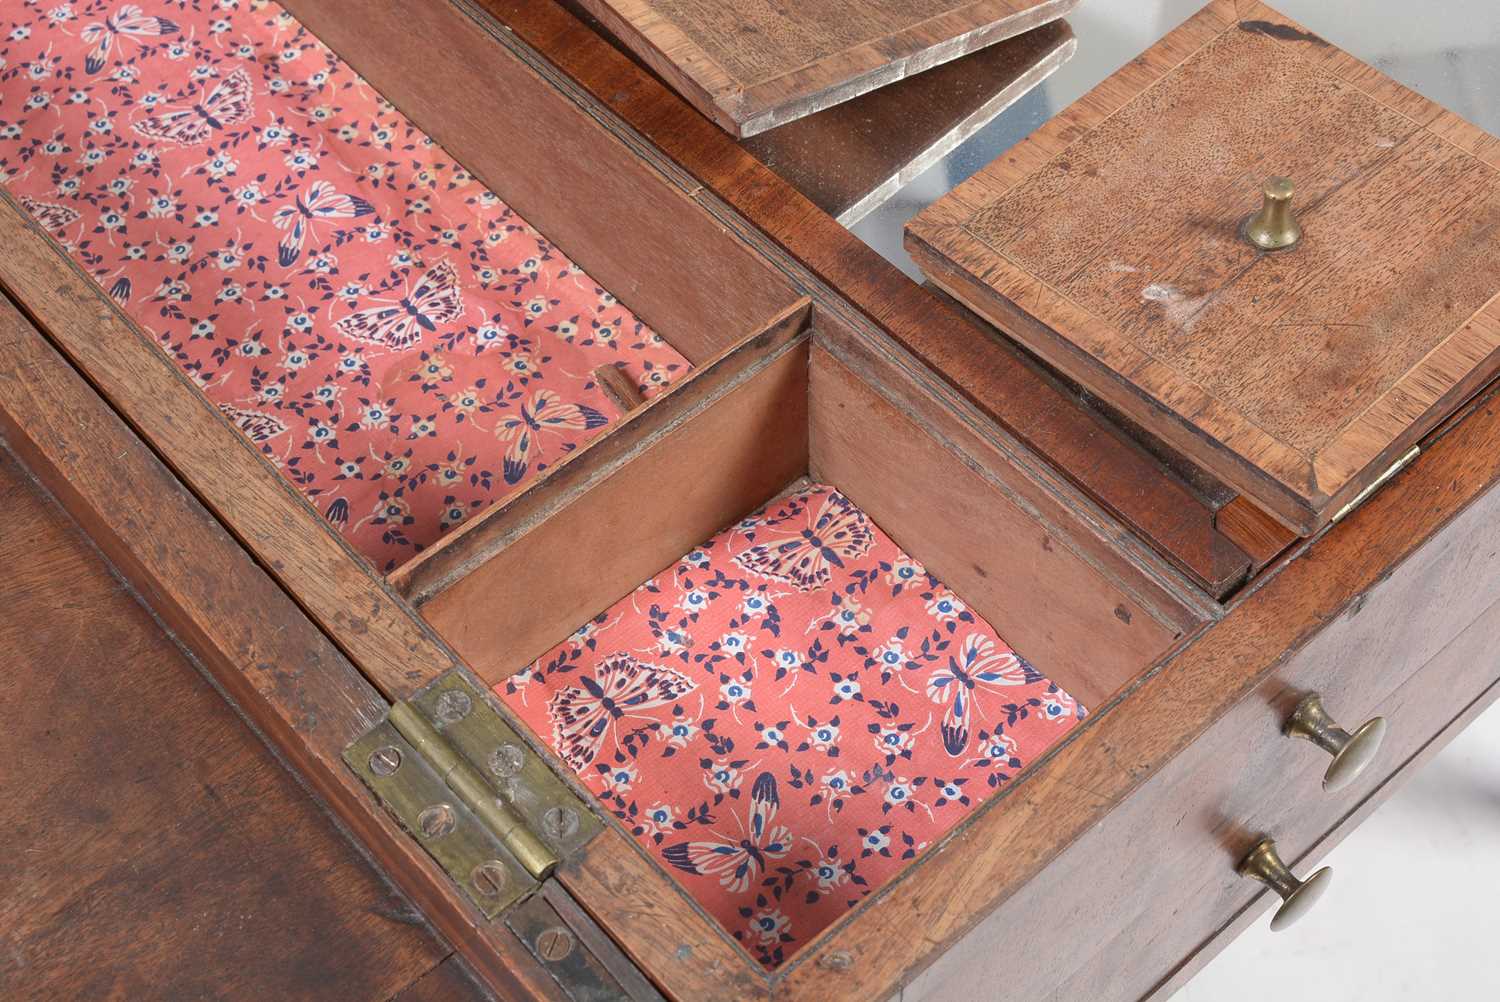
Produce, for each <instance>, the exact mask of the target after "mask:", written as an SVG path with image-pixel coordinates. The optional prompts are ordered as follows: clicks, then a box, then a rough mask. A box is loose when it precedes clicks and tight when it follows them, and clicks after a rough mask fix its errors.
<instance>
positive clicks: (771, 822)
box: [662, 772, 792, 894]
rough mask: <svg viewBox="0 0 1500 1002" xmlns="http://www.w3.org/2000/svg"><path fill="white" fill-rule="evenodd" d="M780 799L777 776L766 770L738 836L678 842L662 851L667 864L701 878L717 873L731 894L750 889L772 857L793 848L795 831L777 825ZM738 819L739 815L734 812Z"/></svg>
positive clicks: (758, 778)
mask: <svg viewBox="0 0 1500 1002" xmlns="http://www.w3.org/2000/svg"><path fill="white" fill-rule="evenodd" d="M780 808H781V798H780V796H778V795H777V792H776V777H775V776H773V775H771V774H770V773H769V772H763V773H761V774H760V775H759V776H756V777H755V784H754V785H753V786H752V787H751V788H750V823H749V824H748V825H746V824H745V823H744V822H740V827H741V829H742V833H741V836H740V837H739V838H738V839H735V838H725V837H724V836H722V835H719V833H718V832H714V834H715V835H719V840H718V841H713V842H706V841H704V842H678V843H677V844H675V845H669V846H667V847H666V849H664V850H662V856H663V857H665V858H666V861H667V862H668V863H671V864H672V865H673V866H675V867H677V869H679V870H685V871H686V872H688V873H695V874H697V875H699V876H702V877H712V876H717V877H718V878H719V883H720V884H721V885H723V886H724V887H725V888H727V889H728V890H729V892H730V893H731V894H739V893H741V892H743V891H745V890H747V889H749V887H750V884H751V883H752V882H753V881H754V880H755V878H756V877H757V876H759V875H760V874H761V873H762V872H763V871H764V870H765V869H766V867H767V865H768V863H769V861H770V860H773V859H780V858H781V857H782V856H785V855H786V854H787V852H788V851H790V850H791V847H792V832H791V829H789V828H787V827H786V826H785V825H778V824H776V812H777V811H778V810H780ZM735 820H736V821H738V820H739V815H738V814H736V815H735Z"/></svg>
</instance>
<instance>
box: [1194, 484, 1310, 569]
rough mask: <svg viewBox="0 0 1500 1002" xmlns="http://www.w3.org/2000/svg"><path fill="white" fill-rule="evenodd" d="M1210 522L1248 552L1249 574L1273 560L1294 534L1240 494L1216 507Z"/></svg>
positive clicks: (1291, 541)
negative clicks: (1216, 510) (1218, 507)
mask: <svg viewBox="0 0 1500 1002" xmlns="http://www.w3.org/2000/svg"><path fill="white" fill-rule="evenodd" d="M1214 525H1215V526H1216V527H1217V528H1218V530H1219V531H1220V532H1222V533H1223V534H1224V535H1225V536H1226V537H1228V538H1229V539H1230V541H1232V542H1233V543H1234V545H1236V546H1238V547H1239V548H1240V549H1241V550H1243V551H1244V552H1245V553H1246V554H1248V555H1249V557H1250V572H1251V573H1252V574H1253V573H1256V572H1258V571H1260V569H1261V568H1263V567H1265V566H1266V565H1267V564H1269V563H1270V562H1271V561H1272V560H1275V559H1276V558H1277V557H1278V556H1280V555H1281V554H1282V553H1283V552H1285V551H1286V549H1287V548H1288V547H1289V546H1291V545H1292V544H1293V543H1295V542H1296V541H1297V538H1298V537H1297V536H1296V535H1295V534H1293V533H1292V532H1291V531H1290V530H1288V529H1287V527H1286V526H1284V525H1282V524H1281V523H1280V522H1278V521H1276V520H1275V519H1274V518H1272V517H1271V516H1269V515H1267V514H1266V513H1265V512H1263V511H1261V510H1260V509H1259V508H1258V507H1256V505H1255V502H1253V501H1251V500H1250V499H1249V498H1246V497H1244V496H1243V495H1241V496H1240V497H1237V498H1235V499H1234V500H1233V501H1230V502H1229V503H1228V504H1226V505H1225V506H1224V507H1222V508H1220V509H1219V510H1218V512H1217V513H1216V514H1215V515H1214Z"/></svg>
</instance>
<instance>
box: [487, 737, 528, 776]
mask: <svg viewBox="0 0 1500 1002" xmlns="http://www.w3.org/2000/svg"><path fill="white" fill-rule="evenodd" d="M525 764H526V753H525V752H523V751H522V750H521V746H520V745H513V744H508V743H507V744H503V745H501V746H500V747H499V748H496V749H495V750H494V751H492V752H490V772H493V773H494V774H495V775H496V776H499V777H500V778H501V779H504V778H505V777H506V776H514V775H515V774H516V773H518V772H520V771H521V766H523V765H525Z"/></svg>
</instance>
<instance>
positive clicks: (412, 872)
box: [0, 243, 559, 999]
mask: <svg viewBox="0 0 1500 1002" xmlns="http://www.w3.org/2000/svg"><path fill="white" fill-rule="evenodd" d="M15 249H16V245H15V243H12V244H11V245H10V251H12V252H14V251H15ZM8 260H9V257H6V258H0V261H8ZM61 294H62V295H63V296H67V295H68V294H69V291H68V289H67V287H66V284H65V283H64V285H63V287H62V289H61ZM95 316H96V317H97V318H98V327H97V328H96V330H99V331H103V330H104V329H105V326H106V324H105V320H106V319H107V318H108V316H109V314H95ZM199 399H201V397H200V398H199ZM180 417H181V415H179V418H180ZM225 430H226V431H228V432H230V434H231V435H232V436H233V437H232V438H231V439H230V440H229V442H230V448H231V449H232V448H235V447H239V446H236V445H235V443H240V444H243V443H244V440H243V438H241V437H240V436H239V435H238V433H237V432H234V431H233V430H232V429H229V428H228V427H227V426H225ZM0 437H3V438H4V440H5V444H6V445H7V446H8V447H9V448H10V449H12V450H14V452H15V453H16V454H18V455H19V456H20V458H21V460H22V461H23V462H24V463H25V464H26V466H27V467H28V468H29V469H30V470H31V472H32V473H33V474H34V475H35V476H37V477H38V478H39V479H40V480H41V481H42V482H43V483H44V484H45V485H46V487H47V488H48V490H50V491H51V492H52V493H53V495H54V496H55V497H56V498H57V499H58V501H59V502H60V503H61V504H62V506H63V507H64V508H66V509H67V510H68V512H69V514H71V515H72V516H73V518H74V519H75V520H77V521H78V522H79V523H80V524H81V525H82V526H83V527H84V529H85V531H86V532H87V533H88V535H89V536H90V538H91V539H92V540H93V541H94V542H95V543H96V544H97V545H98V546H99V547H100V549H102V550H103V551H104V553H105V555H106V556H107V557H108V558H109V560H110V561H111V563H112V564H113V565H114V568H115V569H116V570H117V571H118V572H119V573H120V574H122V575H123V576H124V577H125V578H126V579H127V580H128V581H130V583H131V584H132V585H134V586H135V588H136V589H137V590H138V591H139V592H140V593H141V594H142V596H143V598H144V599H145V601H146V603H147V604H148V605H150V607H151V608H152V610H153V611H154V612H155V613H156V614H157V615H158V616H160V617H161V619H162V620H163V621H164V622H165V624H166V625H167V627H168V628H169V629H170V630H171V631H172V632H173V634H174V635H175V636H176V637H177V638H178V639H180V640H181V641H182V642H183V643H184V644H185V645H186V646H187V647H189V648H190V649H191V650H192V651H193V652H194V654H195V655H196V656H197V657H198V658H199V659H200V662H201V664H202V665H203V667H205V668H206V669H207V670H208V671H209V673H210V674H211V675H212V676H213V678H214V681H215V682H216V683H217V684H218V685H219V686H221V687H222V689H223V690H224V692H225V693H227V694H228V696H229V697H230V698H232V699H233V700H234V701H235V702H236V703H237V704H238V705H239V707H240V708H241V710H242V711H243V712H244V713H245V714H246V715H247V716H248V717H250V719H252V720H253V721H254V722H255V725H256V727H257V728H258V729H259V731H260V732H261V734H262V735H263V736H264V737H265V738H266V739H267V740H268V741H270V742H272V743H274V745H275V746H276V748H277V749H278V750H279V751H280V752H281V754H282V755H283V756H284V757H285V759H286V761H287V762H288V763H289V764H290V766H291V767H292V768H294V769H296V770H297V772H298V773H299V775H300V776H301V777H302V778H304V779H305V780H306V781H307V783H308V784H309V785H310V786H311V787H312V789H313V790H314V791H315V792H317V793H318V794H319V795H321V796H322V797H323V799H324V801H325V802H326V803H327V804H328V805H329V807H330V808H331V809H333V810H334V811H335V812H336V813H337V814H338V816H339V818H340V819H341V820H342V821H343V822H344V824H345V825H346V826H347V828H348V829H349V830H350V831H351V832H352V833H353V835H354V836H355V837H356V838H358V839H360V841H361V842H363V844H364V845H365V847H366V848H367V849H368V850H369V851H370V852H371V853H372V854H373V855H374V857H375V858H376V860H377V861H378V862H379V864H380V865H381V866H382V867H384V868H385V871H386V873H388V874H389V875H390V876H391V877H392V879H393V880H395V882H396V883H397V884H398V886H399V887H400V888H401V889H402V890H403V891H405V892H406V893H407V895H408V896H410V898H411V899H412V900H413V902H414V903H415V904H416V905H417V906H418V907H419V908H421V909H422V911H423V913H424V914H425V915H426V917H427V918H428V920H430V921H431V922H432V923H433V925H434V926H435V927H436V928H437V929H438V931H439V932H440V933H441V934H442V935H443V936H444V937H445V938H446V939H447V940H448V942H449V943H451V944H453V945H454V946H456V947H457V948H459V949H460V950H462V951H464V955H465V956H466V957H467V958H468V959H469V960H470V962H471V963H472V964H473V966H474V968H475V969H476V971H477V972H478V973H479V974H480V976H481V977H483V978H484V979H485V982H486V984H489V985H491V986H493V987H495V988H497V989H499V990H501V991H502V992H504V993H506V994H508V995H513V994H520V995H522V996H523V997H532V996H534V997H536V998H540V999H559V995H558V993H557V990H556V988H555V986H554V983H553V982H552V980H551V979H550V978H549V977H548V976H547V974H546V972H545V971H543V970H541V969H540V967H539V966H538V965H537V964H536V962H535V961H534V960H533V959H532V958H531V955H530V954H529V953H528V952H527V951H526V949H525V948H524V947H523V946H522V945H521V944H520V943H519V942H518V941H516V939H515V937H514V936H512V935H511V934H510V932H509V930H508V929H506V928H505V927H504V926H503V925H498V924H489V923H486V922H485V921H484V919H483V916H481V915H480V914H479V913H478V912H477V911H476V910H475V909H474V908H473V906H472V905H470V904H469V903H468V901H467V899H465V898H464V897H463V896H462V894H461V893H460V892H459V891H458V889H457V888H455V887H454V886H453V884H452V883H451V882H450V881H449V880H448V878H447V876H446V875H445V874H444V873H443V872H442V871H441V870H440V869H438V867H437V865H436V864H435V863H433V861H432V860H431V858H430V857H429V856H428V855H427V854H426V853H425V852H424V851H423V850H422V849H421V847H420V846H419V845H418V844H417V842H416V841H415V840H413V839H412V838H411V837H410V836H408V835H406V834H405V833H404V832H402V831H401V829H400V828H399V826H398V825H397V823H396V822H395V820H394V819H392V818H391V817H390V816H389V815H387V814H386V813H385V812H384V811H383V810H381V809H380V807H379V805H377V804H376V803H375V801H374V799H373V798H372V797H371V796H370V794H369V793H368V792H367V791H366V790H365V788H364V786H363V784H362V783H361V782H360V781H359V779H358V778H357V777H356V776H355V775H354V774H353V773H352V772H350V771H349V770H348V769H347V768H346V767H345V765H344V763H343V760H342V759H341V757H340V755H341V753H342V752H343V749H344V748H345V747H346V746H347V745H348V744H349V742H350V741H352V740H353V739H354V738H355V737H356V736H357V735H359V734H362V733H363V732H364V731H366V730H367V729H369V728H370V727H371V726H372V725H374V724H375V723H376V722H377V721H379V720H380V719H381V717H382V716H383V715H384V713H385V712H386V710H387V704H386V702H385V700H383V699H382V698H381V697H380V695H379V693H377V692H376V690H375V689H374V688H373V687H372V686H371V684H370V683H369V682H368V681H366V679H365V678H364V677H363V676H362V675H361V674H360V672H359V671H358V670H356V668H355V667H354V666H353V665H352V664H350V663H349V662H348V661H347V660H345V659H344V657H343V656H342V655H341V654H340V652H339V651H338V649H337V648H335V647H334V646H333V644H332V643H331V642H330V641H329V639H328V638H327V637H326V636H325V635H324V634H322V633H321V632H319V630H318V629H317V627H315V626H314V625H313V623H312V622H311V621H310V620H309V619H308V618H307V617H306V616H305V615H304V614H303V612H302V610H301V609H299V608H298V607H297V605H296V604H294V603H293V601H292V600H291V599H290V598H289V597H288V596H287V594H286V593H285V592H283V591H282V590H281V589H280V587H278V585H277V584H276V582H275V581H274V580H272V578H271V577H270V576H269V575H268V573H267V572H266V570H265V569H264V568H262V567H261V566H260V565H259V564H257V563H256V561H255V559H254V558H253V557H252V556H251V555H250V554H249V553H247V552H246V551H245V550H244V549H242V548H241V547H240V545H239V544H238V543H237V542H236V541H235V540H234V539H233V538H232V537H231V536H230V535H229V534H228V532H227V531H225V529H224V528H223V526H221V525H220V524H219V523H218V522H217V521H216V520H215V519H214V517H213V515H211V514H210V513H209V512H208V511H207V510H206V509H205V508H204V507H203V506H202V505H201V504H200V503H199V502H198V501H197V499H195V498H194V497H193V495H192V494H191V493H190V492H189V491H188V490H187V489H186V488H185V487H184V486H183V485H182V483H181V482H179V481H178V480H177V479H176V478H175V477H174V476H173V474H172V473H171V471H169V470H168V469H167V467H166V466H165V465H163V463H162V462H161V460H159V459H158V458H157V457H156V456H155V454H153V453H152V451H151V450H150V449H149V448H148V447H147V446H146V445H145V444H144V443H143V442H142V441H141V440H140V439H139V438H137V437H136V436H135V435H134V434H133V433H132V432H131V430H130V429H129V428H128V427H126V425H125V424H124V422H123V421H122V420H121V418H120V417H119V416H118V415H117V414H116V413H115V412H114V411H113V410H111V409H110V407H109V405H108V404H107V403H106V402H105V401H104V400H103V399H102V398H100V397H99V396H98V395H97V394H96V393H95V392H94V391H93V390H92V389H91V388H90V387H89V385H88V384H87V383H85V382H84V380H83V378H82V377H81V376H80V375H79V374H78V373H77V372H76V371H74V370H73V369H72V368H71V367H70V366H69V365H68V364H67V362H66V361H65V360H64V359H63V358H62V357H61V356H60V355H59V354H58V353H57V351H56V350H54V349H53V348H52V347H51V346H50V345H48V344H47V342H46V340H45V339H44V338H43V337H42V335H41V334H40V333H38V332H37V331H36V330H35V329H34V328H32V327H30V326H28V325H27V324H26V322H25V320H24V319H23V318H22V317H21V316H20V315H19V314H17V313H16V312H15V310H14V309H13V308H11V307H10V305H9V304H8V302H4V301H0ZM247 448H248V447H247ZM232 455H234V453H233V452H228V453H226V454H225V455H224V458H225V459H226V460H227V459H228V457H230V456H232ZM218 469H219V468H217V467H214V466H212V465H211V464H210V465H209V466H208V467H207V473H214V472H217V471H218ZM268 472H270V471H268ZM207 473H206V474H205V476H207ZM270 475H271V477H272V478H273V480H279V478H278V477H276V475H275V473H274V472H270ZM229 479H232V478H229ZM367 611H369V610H368V607H367ZM408 614H409V613H408ZM346 631H347V632H348V633H352V634H354V637H353V638H352V639H351V638H348V637H346V638H345V639H346V640H349V642H351V644H352V645H354V646H357V645H358V643H359V642H362V643H365V644H369V645H371V646H373V647H376V648H381V649H384V650H385V651H386V652H387V654H388V655H390V656H392V657H395V658H396V659H397V660H398V661H399V660H400V659H401V658H402V657H403V656H405V657H411V658H412V659H413V660H412V661H411V662H409V664H410V666H411V667H410V670H411V671H412V672H413V673H416V672H417V671H418V669H421V670H430V669H431V662H427V663H424V662H421V661H417V660H415V656H414V655H403V654H402V651H401V645H400V631H399V625H397V626H396V627H394V628H393V626H392V624H391V623H389V622H388V621H387V620H384V619H382V618H380V617H377V616H375V615H373V612H372V614H371V615H370V618H369V619H358V618H357V617H356V618H355V619H354V620H352V621H351V623H350V624H348V625H347V627H346ZM434 650H435V652H436V653H437V654H438V655H440V656H441V659H442V660H441V662H440V663H448V664H452V663H454V659H453V656H452V654H451V653H448V652H447V651H446V648H443V647H441V646H440V645H436V646H435V648H434ZM404 673H405V671H404V670H403V674H404Z"/></svg>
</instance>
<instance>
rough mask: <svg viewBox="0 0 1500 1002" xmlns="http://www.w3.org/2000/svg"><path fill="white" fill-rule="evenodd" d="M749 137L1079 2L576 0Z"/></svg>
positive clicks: (703, 106) (699, 103) (682, 90)
mask: <svg viewBox="0 0 1500 1002" xmlns="http://www.w3.org/2000/svg"><path fill="white" fill-rule="evenodd" d="M571 2H572V3H573V4H575V5H576V6H579V7H582V8H583V9H584V10H586V11H587V12H588V13H590V14H592V15H593V16H594V17H596V18H598V19H599V20H600V21H601V22H602V23H603V24H604V25H605V27H607V28H608V29H609V31H610V32H611V33H613V34H614V36H615V37H616V38H618V39H619V40H620V41H621V42H623V43H624V44H625V45H627V46H629V47H630V49H631V50H632V51H633V52H635V54H636V55H637V56H639V57H640V58H641V59H642V60H643V61H644V62H645V63H647V64H648V65H649V66H650V67H651V68H652V69H653V70H655V71H656V72H657V73H659V74H661V76H662V77H663V79H665V80H666V81H667V82H668V83H669V84H671V85H672V87H673V88H675V89H676V90H677V92H678V93H679V94H681V95H682V96H683V98H684V99H685V100H687V101H688V102H690V103H691V104H692V105H693V106H694V107H695V108H697V109H698V110H699V111H701V112H703V114H705V115H707V116H708V117H709V118H711V119H713V121H714V122H716V123H717V124H718V125H719V126H720V127H722V128H723V129H725V130H727V131H728V132H730V133H732V134H734V135H735V136H738V137H741V138H743V137H745V136H753V135H755V134H756V133H759V132H763V131H765V130H766V129H770V128H774V127H775V126H778V125H781V124H783V123H785V122H790V121H793V120H795V119H798V118H801V117H803V116H804V115H810V114H812V113H813V112H815V111H821V110H822V109H824V108H828V107H831V106H832V105H835V104H838V103H839V102H841V101H847V100H849V99H850V98H852V97H857V96H859V95H860V94H864V93H866V92H868V91H871V90H874V89H875V88H877V87H883V86H885V85H886V84H888V83H893V82H895V81H897V80H901V79H904V78H906V77H908V76H911V75H912V74H915V73H920V72H922V71H923V70H926V69H929V68H930V67H933V66H937V65H939V64H940V63H945V62H948V61H949V60H951V59H957V58H958V57H959V56H962V55H964V54H965V53H969V52H974V51H975V50H977V49H981V48H984V47H985V46H987V45H991V44H993V43H995V42H999V41H1001V40H1002V39H1006V38H1011V37H1013V36H1015V35H1019V34H1021V33H1022V32H1024V31H1029V30H1031V29H1032V28H1035V27H1037V26H1038V25H1042V24H1046V23H1047V22H1049V21H1053V20H1056V19H1057V18H1059V17H1063V16H1064V15H1066V14H1067V13H1068V12H1069V11H1071V10H1072V9H1073V8H1074V7H1076V6H1078V0H856V2H850V0H796V2H795V3H787V2H785V0H571Z"/></svg>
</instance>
